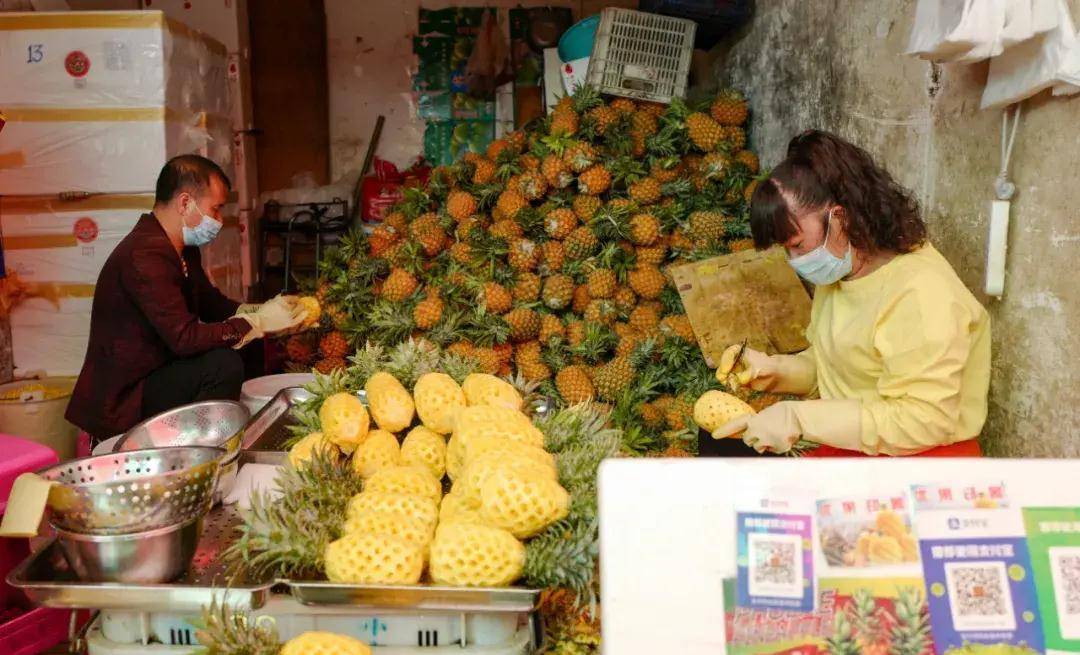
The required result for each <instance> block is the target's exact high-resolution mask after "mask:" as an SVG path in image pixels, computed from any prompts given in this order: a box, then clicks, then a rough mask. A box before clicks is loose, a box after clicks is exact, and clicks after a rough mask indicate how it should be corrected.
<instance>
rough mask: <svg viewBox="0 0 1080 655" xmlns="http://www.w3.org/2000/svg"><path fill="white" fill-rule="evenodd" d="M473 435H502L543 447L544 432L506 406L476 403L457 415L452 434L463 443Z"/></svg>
mask: <svg viewBox="0 0 1080 655" xmlns="http://www.w3.org/2000/svg"><path fill="white" fill-rule="evenodd" d="M475 435H487V436H493V437H502V438H504V439H510V440H511V441H519V442H521V443H525V444H528V445H530V446H537V447H538V448H543V447H544V433H543V432H541V431H540V430H539V429H537V428H536V426H534V425H533V424H532V421H530V420H529V417H527V416H525V415H524V414H522V413H521V412H516V411H514V410H512V409H508V408H506V407H491V406H487V405H478V406H476V407H469V408H467V409H465V410H463V411H462V412H461V413H460V414H459V415H458V421H457V425H456V426H455V427H454V436H455V437H460V438H461V439H462V443H465V442H467V441H468V440H469V439H471V438H472V437H473V436H475Z"/></svg>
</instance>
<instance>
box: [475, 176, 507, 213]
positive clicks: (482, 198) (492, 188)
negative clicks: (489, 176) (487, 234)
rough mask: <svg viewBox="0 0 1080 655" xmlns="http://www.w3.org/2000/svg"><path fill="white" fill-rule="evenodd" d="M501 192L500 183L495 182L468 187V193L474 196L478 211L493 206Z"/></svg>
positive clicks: (483, 210) (484, 210) (486, 209)
mask: <svg viewBox="0 0 1080 655" xmlns="http://www.w3.org/2000/svg"><path fill="white" fill-rule="evenodd" d="M502 192H503V187H502V185H501V184H498V183H495V182H492V183H491V184H483V185H478V186H473V187H470V193H472V195H473V196H474V197H475V198H476V207H477V211H480V212H486V211H488V210H489V209H491V208H492V207H494V206H495V203H496V202H497V201H498V199H499V194H500V193H502Z"/></svg>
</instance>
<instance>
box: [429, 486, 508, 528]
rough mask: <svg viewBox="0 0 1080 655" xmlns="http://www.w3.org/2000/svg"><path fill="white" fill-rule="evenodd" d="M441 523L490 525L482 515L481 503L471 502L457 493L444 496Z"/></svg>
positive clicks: (440, 516) (440, 509)
mask: <svg viewBox="0 0 1080 655" xmlns="http://www.w3.org/2000/svg"><path fill="white" fill-rule="evenodd" d="M439 523H440V524H442V523H475V524H477V525H490V524H489V523H488V521H487V519H485V518H484V516H483V515H482V514H481V513H480V503H479V502H476V503H474V502H471V501H469V500H468V499H466V498H465V497H464V496H463V495H462V494H461V493H458V492H455V491H451V492H450V493H448V494H446V495H445V496H443V501H442V506H441V507H439ZM493 527H494V526H493Z"/></svg>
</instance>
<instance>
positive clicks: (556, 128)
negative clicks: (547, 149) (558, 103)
mask: <svg viewBox="0 0 1080 655" xmlns="http://www.w3.org/2000/svg"><path fill="white" fill-rule="evenodd" d="M579 123H580V120H579V118H578V115H577V112H575V111H574V110H573V109H570V108H565V109H562V108H556V109H555V111H553V112H552V113H551V127H550V129H549V133H550V134H551V136H573V135H574V134H576V133H577V131H578V125H579Z"/></svg>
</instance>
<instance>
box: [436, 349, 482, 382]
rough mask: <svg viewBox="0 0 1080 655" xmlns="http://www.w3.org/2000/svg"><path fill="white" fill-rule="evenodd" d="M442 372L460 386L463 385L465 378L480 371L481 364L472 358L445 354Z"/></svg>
mask: <svg viewBox="0 0 1080 655" xmlns="http://www.w3.org/2000/svg"><path fill="white" fill-rule="evenodd" d="M441 370H442V372H443V373H446V374H447V375H449V376H450V377H452V378H454V381H456V382H457V383H458V384H462V383H463V382H465V378H467V377H468V376H470V375H472V374H473V373H477V372H479V371H480V364H479V362H477V361H476V360H475V359H473V358H472V357H464V356H462V355H456V354H453V353H443V356H442V366H441Z"/></svg>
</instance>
